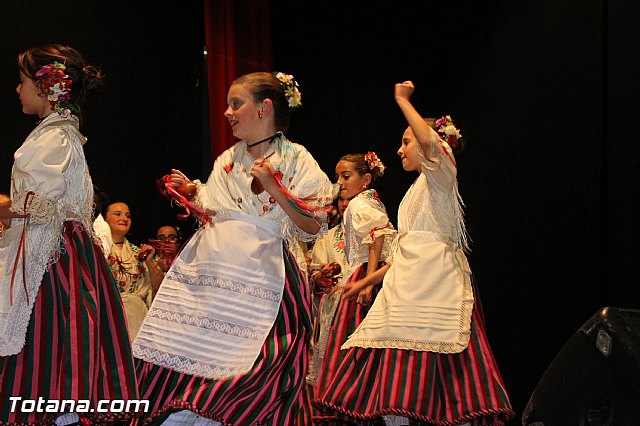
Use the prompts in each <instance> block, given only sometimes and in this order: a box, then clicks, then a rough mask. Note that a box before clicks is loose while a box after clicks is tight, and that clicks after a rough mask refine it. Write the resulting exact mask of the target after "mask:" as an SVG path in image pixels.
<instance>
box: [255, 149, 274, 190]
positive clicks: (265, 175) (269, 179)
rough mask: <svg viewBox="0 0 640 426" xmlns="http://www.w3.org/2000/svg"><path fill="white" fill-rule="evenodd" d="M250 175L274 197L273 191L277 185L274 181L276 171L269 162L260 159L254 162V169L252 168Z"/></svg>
mask: <svg viewBox="0 0 640 426" xmlns="http://www.w3.org/2000/svg"><path fill="white" fill-rule="evenodd" d="M250 173H251V176H253V177H254V178H255V179H258V180H259V181H260V183H261V184H262V186H263V188H264V190H265V191H267V192H268V193H269V194H271V195H273V190H274V188H275V186H276V184H275V181H274V180H273V173H274V171H273V168H272V167H271V163H269V160H266V159H264V158H258V159H257V160H256V161H254V162H253V167H252V168H251V171H250Z"/></svg>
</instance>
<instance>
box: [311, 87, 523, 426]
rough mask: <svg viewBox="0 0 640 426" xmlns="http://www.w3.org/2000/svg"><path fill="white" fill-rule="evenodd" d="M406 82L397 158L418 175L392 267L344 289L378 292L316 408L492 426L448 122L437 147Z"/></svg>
mask: <svg viewBox="0 0 640 426" xmlns="http://www.w3.org/2000/svg"><path fill="white" fill-rule="evenodd" d="M413 89H414V87H413V84H412V83H411V82H410V81H406V82H404V83H400V84H397V85H396V88H395V99H396V102H397V103H398V106H399V107H400V109H401V111H402V112H403V114H404V116H405V118H406V119H407V121H408V123H409V127H408V128H407V130H406V131H405V132H404V135H403V137H402V146H401V147H400V149H399V150H398V155H400V157H401V159H402V167H403V168H404V170H406V171H417V172H419V173H420V175H419V177H418V179H417V180H416V181H415V182H414V184H413V185H412V186H411V188H410V189H409V191H407V194H406V195H405V197H404V199H403V200H402V203H401V204H400V209H399V212H398V240H397V248H396V249H395V250H394V256H393V263H392V264H391V265H386V266H384V267H383V268H381V269H380V270H379V271H377V272H376V273H374V274H372V275H369V276H367V277H365V278H364V279H363V280H361V281H358V282H354V283H351V284H347V287H346V288H345V290H344V292H343V298H347V299H348V298H352V297H356V295H357V294H358V292H359V289H360V288H363V287H365V286H370V285H371V284H372V283H376V282H379V281H381V280H382V278H383V277H384V283H383V285H382V290H381V291H380V293H379V294H378V297H377V298H376V301H375V303H374V305H373V306H372V307H371V310H370V311H369V312H368V314H367V317H366V318H365V319H364V321H363V322H362V324H360V327H359V328H358V329H357V330H356V331H355V333H353V335H351V336H350V338H349V340H347V342H346V343H345V344H344V345H343V348H344V349H348V352H347V354H346V356H345V358H344V360H343V362H342V364H341V366H340V367H339V369H338V371H337V373H336V375H335V378H334V380H333V381H332V382H331V383H329V385H328V386H327V387H326V388H325V389H324V393H323V402H324V406H323V407H322V408H324V409H328V410H329V411H334V412H338V413H341V414H343V415H345V417H349V418H351V419H352V420H353V421H354V422H357V423H362V424H366V423H368V422H371V423H374V422H376V421H379V419H380V417H384V421H385V422H386V423H387V424H388V425H409V424H411V425H427V424H428V425H458V424H470V425H473V426H480V425H501V424H504V422H505V421H506V420H507V419H509V418H511V417H513V416H514V413H513V411H512V410H511V406H510V403H509V399H508V397H507V393H506V391H505V388H504V384H503V383H502V378H501V377H500V372H499V371H498V366H497V365H496V362H495V360H494V358H493V355H492V353H491V349H490V347H489V343H488V341H487V337H486V334H485V330H484V324H483V320H482V315H481V314H480V307H479V306H478V303H476V302H475V301H474V290H473V288H472V284H471V270H470V269H469V264H468V263H467V259H466V257H465V254H464V250H465V249H467V239H466V234H465V227H464V222H463V216H462V209H461V200H460V197H459V194H458V185H457V180H456V162H455V158H454V156H453V150H452V147H456V146H457V145H458V144H460V143H461V136H460V133H459V131H458V130H457V128H456V127H455V126H454V125H453V122H452V121H451V119H450V117H444V118H442V119H440V120H438V121H437V123H436V127H438V129H439V130H441V131H442V136H443V137H444V138H445V139H441V138H440V137H439V135H438V133H437V132H436V131H434V130H433V129H432V128H431V127H430V126H429V125H428V124H427V122H426V121H425V120H424V119H423V118H422V117H421V116H420V114H418V112H417V111H416V109H415V108H414V107H413V105H412V104H411V102H410V101H409V99H410V96H411V94H412V93H413Z"/></svg>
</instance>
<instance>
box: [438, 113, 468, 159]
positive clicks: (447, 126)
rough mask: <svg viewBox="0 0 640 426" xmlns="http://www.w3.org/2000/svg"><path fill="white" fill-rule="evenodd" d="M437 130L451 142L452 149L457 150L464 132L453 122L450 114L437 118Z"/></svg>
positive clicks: (446, 140) (443, 137)
mask: <svg viewBox="0 0 640 426" xmlns="http://www.w3.org/2000/svg"><path fill="white" fill-rule="evenodd" d="M436 131H437V132H438V134H439V135H440V137H441V138H442V139H443V140H444V141H445V142H446V143H448V144H449V146H450V147H451V149H453V150H454V151H455V150H456V149H457V148H458V146H459V145H460V139H462V134H461V133H460V129H458V127H457V126H456V125H455V124H454V123H453V119H452V118H451V116H450V115H445V116H443V117H440V118H439V119H437V120H436Z"/></svg>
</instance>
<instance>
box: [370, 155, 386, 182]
mask: <svg viewBox="0 0 640 426" xmlns="http://www.w3.org/2000/svg"><path fill="white" fill-rule="evenodd" d="M364 161H366V162H367V165H368V166H369V170H371V173H372V174H373V175H374V176H375V177H376V178H381V177H382V175H384V170H385V169H386V168H387V166H385V165H384V163H382V161H380V159H379V158H378V156H377V155H376V153H375V152H373V151H369V152H367V153H366V154H365V156H364Z"/></svg>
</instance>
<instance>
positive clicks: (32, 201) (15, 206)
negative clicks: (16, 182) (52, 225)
mask: <svg viewBox="0 0 640 426" xmlns="http://www.w3.org/2000/svg"><path fill="white" fill-rule="evenodd" d="M9 211H10V212H12V213H16V214H20V215H24V214H26V215H27V216H29V219H30V220H31V223H37V224H40V225H44V224H47V223H49V222H51V219H52V218H53V216H54V214H55V211H56V203H55V201H53V200H52V199H50V198H47V197H43V196H42V195H38V194H35V193H34V192H32V191H29V192H23V193H21V194H19V195H18V196H17V197H15V198H14V199H13V202H12V203H11V207H10V208H9Z"/></svg>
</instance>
